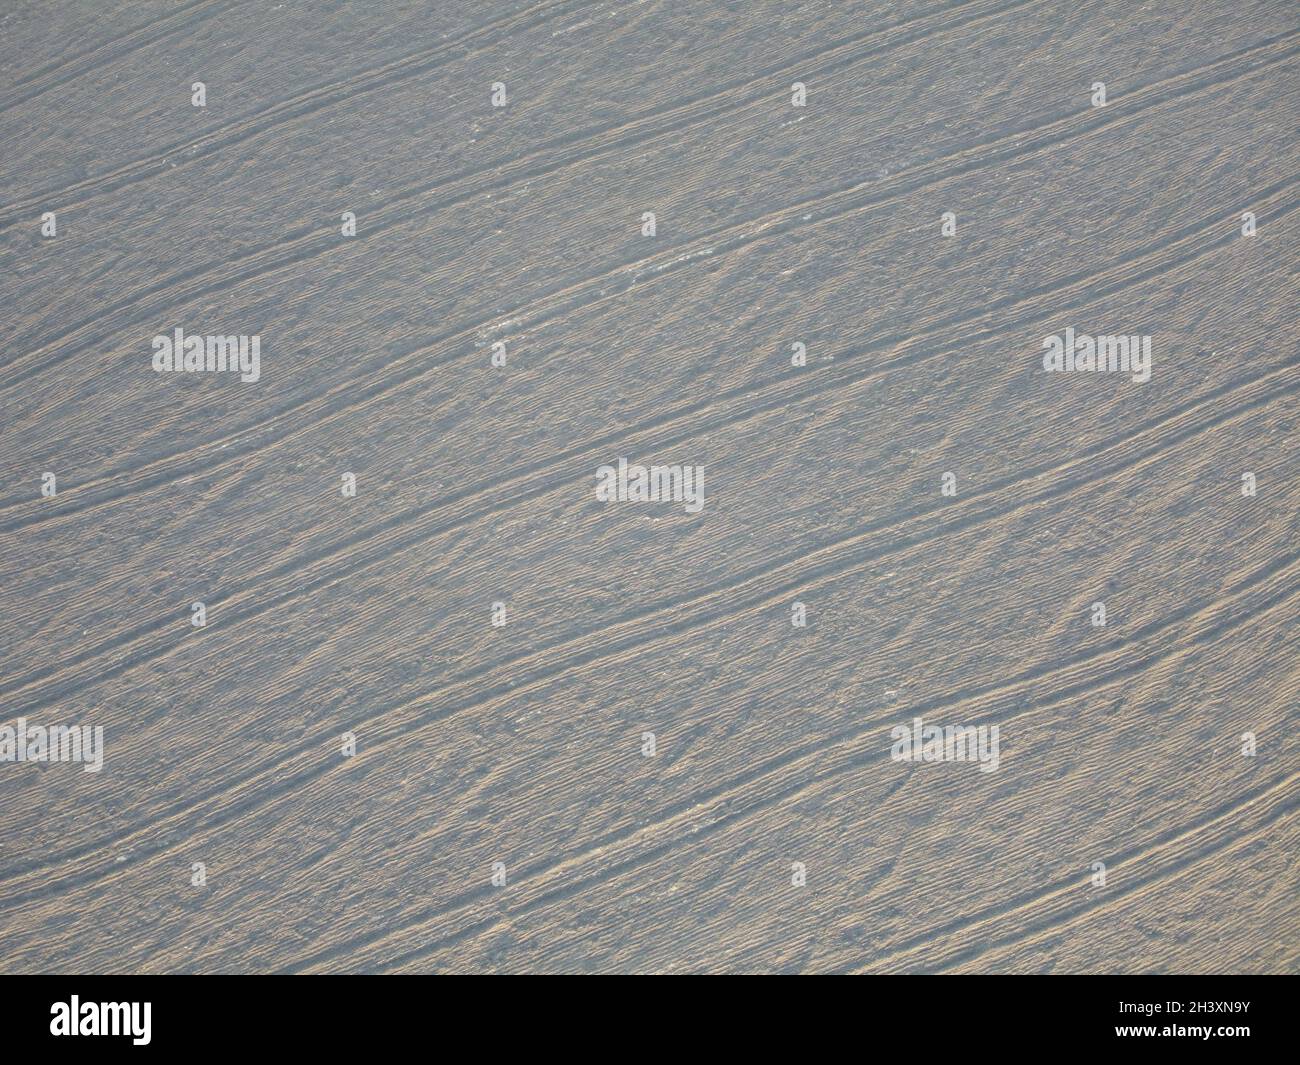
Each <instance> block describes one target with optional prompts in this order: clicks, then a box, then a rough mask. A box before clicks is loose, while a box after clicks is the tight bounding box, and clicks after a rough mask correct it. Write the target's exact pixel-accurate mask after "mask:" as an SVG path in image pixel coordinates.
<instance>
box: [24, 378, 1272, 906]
mask: <svg viewBox="0 0 1300 1065" xmlns="http://www.w3.org/2000/svg"><path fill="white" fill-rule="evenodd" d="M1296 387H1297V386H1292V387H1291V388H1289V389H1286V390H1283V391H1285V392H1291V391H1294V390H1295V388H1296ZM1280 394H1282V392H1279V393H1277V394H1274V395H1272V396H1269V397H1267V398H1268V400H1269V401H1271V400H1272V399H1275V398H1277V396H1278V395H1280ZM1257 405H1258V404H1257V403H1250V404H1245V405H1242V406H1241V407H1239V408H1237V409H1236V410H1235V411H1233V412H1230V413H1229V414H1227V415H1223V416H1221V417H1219V418H1217V419H1215V420H1214V421H1213V422H1212V423H1211V424H1212V425H1217V424H1222V423H1223V422H1224V421H1226V420H1228V419H1229V418H1231V419H1235V418H1237V417H1241V416H1243V415H1244V414H1247V413H1250V411H1251V410H1253V409H1254V407H1255V406H1257ZM1203 428H1204V427H1200V428H1199V429H1197V428H1194V430H1193V432H1191V433H1187V432H1184V433H1183V434H1181V435H1180V436H1178V437H1176V439H1183V438H1186V437H1187V436H1189V435H1195V432H1199V431H1202V430H1203ZM1131 440H1132V438H1129V439H1128V440H1126V441H1124V442H1123V443H1122V444H1121V445H1117V446H1113V447H1112V450H1115V451H1126V450H1128V448H1127V445H1128V444H1129V443H1131ZM1160 450H1161V447H1160V446H1157V447H1156V448H1154V449H1148V451H1147V453H1146V455H1145V457H1138V458H1134V457H1132V456H1129V455H1127V454H1121V455H1120V456H1119V457H1118V459H1117V461H1116V462H1114V463H1112V466H1114V467H1115V468H1117V469H1118V468H1123V469H1128V470H1131V469H1134V468H1137V467H1139V466H1143V465H1146V464H1148V463H1149V462H1151V461H1153V457H1154V455H1157V454H1158V453H1159V451H1160ZM1092 457H1093V456H1091V455H1090V454H1088V453H1082V454H1080V455H1077V456H1076V457H1075V458H1074V459H1072V460H1070V461H1069V462H1067V463H1065V464H1061V466H1060V467H1058V468H1066V469H1068V468H1069V467H1070V466H1075V465H1079V464H1086V465H1087V466H1089V467H1092V466H1093V463H1092V462H1091V461H1090V459H1091V458H1092ZM1093 472H1094V473H1095V470H1094V471H1093ZM1110 472H1114V470H1111V469H1107V470H1103V471H1102V472H1101V473H1100V474H1099V475H1097V476H1094V477H1092V478H1088V477H1084V478H1081V479H1079V480H1077V481H1073V482H1069V481H1067V482H1065V483H1064V484H1063V485H1061V486H1058V487H1057V488H1055V489H1048V490H1046V491H1043V492H1039V493H1038V494H1037V495H1036V496H1033V497H1028V498H1025V499H1023V500H1021V501H1018V502H1017V503H1015V504H1014V505H1013V506H1011V507H1009V508H1004V509H1003V510H1002V511H997V512H990V513H984V514H979V515H976V516H974V517H972V518H968V519H966V520H965V521H963V522H961V523H950V525H951V526H952V527H955V528H963V529H964V528H968V527H970V526H971V525H978V524H980V523H982V522H983V521H986V520H989V518H997V517H1002V516H1003V515H1004V514H1007V513H1013V512H1015V511H1017V510H1021V509H1024V508H1025V507H1027V506H1031V505H1035V504H1038V503H1042V502H1045V501H1047V500H1048V499H1050V498H1053V497H1054V496H1055V495H1058V494H1061V493H1062V492H1069V491H1072V490H1073V489H1074V488H1076V487H1080V486H1081V485H1083V484H1087V483H1089V482H1090V481H1095V480H1097V479H1099V478H1100V477H1104V476H1106V475H1107V474H1108V473H1110ZM1041 476H1042V474H1041V473H1039V472H1038V471H1031V473H1030V474H1028V475H1026V477H1021V478H1009V479H1008V484H1009V485H1011V486H1014V485H1015V484H1018V483H1021V482H1023V481H1024V480H1026V479H1028V478H1030V477H1032V478H1033V479H1035V480H1037V479H1040V477H1041ZM925 516H926V515H924V514H923V515H921V517H925ZM948 531H950V528H949V527H945V528H943V529H942V530H941V531H940V532H939V533H938V534H937V536H942V535H946V533H947V532H948ZM934 538H935V535H930V536H926V535H920V536H914V537H912V538H910V539H908V540H904V541H902V542H901V543H896V544H893V545H885V546H882V547H881V548H880V549H878V550H877V551H876V552H874V553H873V554H871V555H868V557H867V558H866V559H852V560H849V561H848V562H844V563H841V564H840V565H839V566H838V567H832V566H822V567H821V568H820V569H819V570H817V571H815V572H814V573H813V574H812V575H811V576H810V577H803V576H802V575H801V576H799V577H797V578H796V580H795V581H794V583H793V584H792V585H791V587H799V586H801V585H802V584H806V583H807V582H808V581H809V580H812V581H815V582H817V583H824V582H826V581H828V580H830V579H833V578H835V577H837V576H838V575H839V574H840V573H841V572H843V571H846V570H849V569H852V568H854V567H856V566H859V565H861V564H862V563H863V562H864V561H873V560H874V559H875V558H879V557H884V556H886V555H887V554H890V553H893V552H895V551H898V550H902V549H905V548H907V547H913V546H917V545H918V544H920V543H924V542H927V541H929V540H931V539H934ZM836 546H838V545H829V546H828V547H827V548H823V549H822V550H821V551H819V552H816V554H824V553H826V552H827V551H828V550H830V549H832V548H834V547H836ZM1292 561H1293V560H1292ZM787 568H788V567H787ZM1276 568H1277V566H1276V565H1274V566H1273V567H1272V568H1271V569H1270V570H1269V571H1267V572H1266V573H1265V577H1271V576H1273V575H1274V574H1273V571H1274V570H1276ZM1257 580H1258V577H1257V576H1254V575H1253V576H1252V578H1251V579H1250V580H1249V581H1247V582H1243V583H1239V585H1238V586H1237V587H1238V589H1241V588H1245V589H1246V590H1249V588H1250V587H1251V583H1252V582H1254V581H1257ZM735 583H739V581H736V582H733V584H735ZM727 590H728V589H727V588H726V587H725V586H724V587H722V588H715V589H712V590H710V591H709V592H708V593H706V597H707V598H715V597H717V596H718V595H720V594H721V593H723V592H725V591H727ZM786 591H787V589H786V588H778V589H776V591H775V592H770V591H762V596H761V598H758V599H755V597H753V596H751V597H750V598H751V600H754V601H751V602H749V603H746V604H744V605H743V606H742V609H745V610H747V611H749V612H752V611H753V610H755V609H759V608H762V607H763V606H766V605H767V604H768V603H769V602H770V601H772V600H773V599H776V598H779V597H780V596H782V595H784V594H786ZM1231 594H1234V595H1235V594H1237V593H1236V592H1235V591H1234V592H1233V593H1231ZM689 598H694V597H688V599H689ZM1210 605H1211V606H1212V605H1213V604H1210ZM674 606H675V604H673V603H670V604H667V605H665V606H663V607H661V608H660V609H659V611H652V610H646V611H641V612H640V614H641V615H644V614H648V613H655V612H662V611H664V610H668V611H671V610H672V609H673V607H674ZM1270 609H1271V607H1270ZM736 613H737V610H736V609H729V610H723V611H721V612H720V613H718V612H715V613H714V615H713V616H705V617H704V618H702V619H700V620H696V621H693V622H692V623H690V624H683V625H677V626H671V627H669V629H668V630H667V631H666V632H664V633H661V634H659V635H657V636H655V637H654V638H653V639H652V640H650V641H646V640H644V639H637V640H634V641H631V642H629V641H628V640H624V641H622V646H615V647H614V648H613V649H612V650H605V649H601V650H597V651H596V652H594V653H588V654H586V655H585V656H583V657H582V658H581V660H579V661H576V662H567V663H561V665H560V666H559V667H558V668H551V669H549V670H541V671H538V675H536V676H534V677H532V678H529V679H527V680H525V681H522V682H515V681H513V680H512V679H511V677H513V676H514V666H515V665H516V664H517V662H519V661H527V660H528V659H530V658H537V657H538V656H539V655H544V654H545V653H546V652H548V651H549V650H551V649H552V648H544V649H541V650H539V651H538V652H536V653H534V654H532V655H529V656H524V657H522V658H520V659H517V660H515V661H512V662H507V663H504V664H499V665H497V666H494V667H490V669H505V670H506V671H507V673H508V674H509V676H507V678H506V681H505V682H503V683H502V684H498V685H497V688H496V689H494V690H491V691H489V692H487V693H484V692H482V691H479V692H472V691H471V693H470V697H469V698H468V699H467V700H463V701H462V703H461V704H460V705H456V704H454V703H453V704H452V705H451V706H448V707H442V708H436V709H434V710H432V711H429V712H425V713H422V714H419V715H418V716H415V717H413V718H411V719H410V720H408V721H405V722H399V723H396V724H392V725H390V727H388V728H387V729H386V730H382V731H381V730H379V729H370V730H368V735H369V736H370V741H369V742H368V744H367V750H366V756H368V757H369V756H373V755H375V753H376V752H379V751H382V750H383V749H385V748H386V747H387V746H389V745H390V744H392V743H394V742H402V741H403V739H405V738H409V734H410V732H411V730H412V729H415V728H423V727H426V726H427V725H430V724H433V723H436V722H438V721H441V720H445V719H446V718H448V717H450V716H453V715H454V714H459V713H461V712H463V711H465V710H468V709H473V708H475V707H477V706H481V705H486V704H488V703H490V702H491V701H492V700H493V699H496V698H500V697H502V696H506V697H510V696H514V695H518V694H519V693H520V692H521V691H528V690H531V689H532V688H534V687H537V686H540V685H542V684H545V683H549V681H550V680H552V679H554V677H556V676H559V675H561V674H564V673H568V672H570V671H572V670H573V669H579V668H586V667H590V666H592V665H593V664H595V663H597V662H600V663H601V664H602V665H603V664H606V660H607V659H608V658H609V657H610V656H611V655H618V656H620V657H629V656H630V657H635V656H636V655H639V654H644V653H645V652H646V651H647V650H648V649H649V648H650V646H651V644H652V643H659V642H663V641H664V640H665V639H668V640H671V639H674V638H675V637H676V636H677V635H678V634H679V633H681V632H683V631H687V630H689V629H693V628H698V627H700V626H701V625H707V624H710V623H711V622H714V621H717V620H719V619H720V618H730V617H732V616H734V615H735V614H736ZM1188 613H1189V612H1188V611H1183V612H1180V613H1179V614H1178V615H1175V617H1177V618H1180V619H1181V618H1182V617H1183V616H1185V615H1187V614H1188ZM639 621H640V617H639V616H638V615H632V616H629V617H628V618H625V619H623V620H622V621H621V622H619V623H618V625H619V627H626V626H629V625H634V624H636V623H638V622H639ZM1148 628H1150V627H1148ZM1143 631H1144V630H1139V634H1140V633H1142V632H1143ZM594 635H596V634H585V635H584V636H582V637H578V638H575V639H571V640H568V641H563V644H578V645H579V646H584V645H585V646H589V645H590V642H591V638H592V636H594ZM632 635H633V636H635V635H636V634H635V633H633V634H632ZM1135 635H1137V634H1135ZM606 642H609V641H606ZM1105 650H1109V649H1103V652H1099V653H1098V654H1097V655H1094V657H1099V656H1100V654H1101V653H1104V651H1105ZM490 669H489V670H480V671H478V672H479V673H480V674H481V673H484V672H488V671H490ZM471 679H477V676H474V677H473V678H471ZM445 690H448V688H447V686H444V688H442V689H439V691H445ZM435 694H438V692H435V693H427V694H426V695H424V696H419V697H416V698H414V699H408V700H405V701H404V702H402V703H400V704H398V705H397V706H395V707H391V708H387V709H385V710H382V711H380V712H379V713H378V714H377V715H376V717H375V718H373V719H372V720H373V721H376V722H378V721H379V720H380V719H382V718H384V717H386V716H387V715H389V714H392V713H395V712H397V711H400V710H403V709H408V710H416V709H418V708H419V707H420V705H421V704H423V703H426V702H428V701H429V700H430V699H432V697H433V695H435ZM385 733H387V735H385ZM376 736H377V737H378V738H377V739H376V738H375V737H376ZM319 746H320V745H319V743H318V742H311V743H304V744H301V745H300V746H299V748H298V749H297V750H295V751H293V752H290V753H289V755H287V756H282V757H279V758H274V759H272V760H270V764H269V765H263V766H258V767H256V768H254V769H253V770H252V771H250V772H249V773H246V774H244V776H243V777H241V778H239V779H237V780H236V781H233V782H230V783H227V784H225V785H223V786H222V787H221V788H220V789H218V790H217V791H216V792H212V793H210V794H209V795H207V796H204V797H202V798H200V799H198V800H194V801H190V802H184V803H179V804H177V805H176V806H175V807H173V810H172V811H171V812H164V813H162V814H161V815H158V816H155V817H153V818H152V819H151V821H150V824H149V825H148V826H144V827H142V828H139V829H135V830H128V831H127V832H125V833H120V834H118V835H117V836H115V837H112V838H110V839H108V840H100V841H97V842H95V843H94V844H86V845H84V846H83V847H81V848H78V849H76V850H75V851H73V852H69V854H67V855H63V856H58V857H54V858H49V859H46V860H44V861H42V862H38V863H30V864H29V865H28V866H27V867H24V868H22V869H17V870H9V871H7V872H6V873H5V874H4V875H3V877H0V883H9V882H12V881H13V880H15V879H17V878H19V877H23V876H27V875H29V874H30V873H32V872H35V871H39V870H42V869H45V868H47V867H48V866H50V865H51V864H54V863H57V862H61V861H70V860H76V859H77V858H80V857H82V856H83V855H84V854H90V853H95V852H96V851H102V849H103V848H106V847H110V846H114V845H118V844H120V843H122V842H125V841H126V840H129V839H133V838H136V837H138V836H139V835H140V834H142V833H149V832H155V833H156V831H157V830H158V828H159V825H160V823H161V821H162V820H163V819H166V820H173V821H175V820H181V819H183V818H184V817H185V816H186V815H187V814H188V813H189V812H190V811H192V810H195V809H197V808H198V807H199V806H201V805H203V804H205V803H207V802H208V801H210V800H211V799H214V798H217V797H219V796H220V795H223V794H227V793H229V792H231V791H233V790H234V789H236V788H243V787H244V786H245V785H246V784H248V783H250V782H253V781H255V780H257V779H258V778H259V777H260V778H263V779H266V778H273V779H274V780H275V781H276V782H277V785H276V787H275V788H274V789H273V791H272V793H271V794H270V795H267V796H251V797H248V798H243V799H241V800H240V801H238V802H236V803H234V804H232V805H230V806H228V807H227V808H226V809H225V810H223V811H222V816H221V817H220V818H219V819H214V821H213V824H212V826H211V827H214V828H215V827H219V826H220V825H221V824H224V823H225V822H227V821H229V820H231V819H232V818H234V817H236V816H239V815H240V814H241V813H243V812H244V811H246V810H248V809H252V808H256V807H257V806H258V805H259V804H262V803H266V802H272V801H275V800H277V799H279V798H283V797H284V796H286V795H289V794H291V793H292V792H294V791H296V790H297V789H298V788H299V787H301V786H303V785H305V784H307V783H310V782H311V781H312V780H314V779H316V778H318V777H321V776H324V775H327V774H328V773H329V772H331V771H333V770H335V769H337V768H338V765H337V764H336V762H335V761H334V760H331V761H329V762H326V763H321V762H320V761H319V760H318V759H317V758H316V757H315V754H316V752H317V751H318V749H319ZM304 759H305V760H306V761H307V763H308V764H307V766H306V768H305V769H299V770H297V771H296V772H294V773H293V775H292V776H290V775H288V774H287V773H286V771H285V765H286V763H288V762H289V761H291V760H294V761H299V762H301V761H303V760H304ZM202 827H209V826H202ZM199 830H201V829H199ZM186 838H187V839H189V838H191V836H189V835H187V837H186ZM164 846H165V845H164ZM158 849H163V847H157V848H154V849H153V850H150V851H147V852H146V853H145V855H144V857H148V856H149V855H150V854H152V853H154V851H155V850H158ZM111 871H112V870H110V872H111ZM102 875H103V873H102V871H100V872H98V873H96V872H92V873H87V874H82V875H81V876H79V877H75V878H64V879H63V880H62V881H59V882H58V884H52V883H50V882H49V881H48V880H45V887H44V888H43V889H38V890H37V891H35V892H29V893H28V894H27V895H23V896H19V897H17V898H7V899H0V906H3V907H6V908H7V907H8V906H10V905H14V904H16V903H17V902H21V901H26V900H27V899H29V898H32V897H44V896H45V895H48V894H53V893H55V892H56V891H57V890H58V889H59V886H60V885H62V884H75V883H79V882H84V881H88V880H94V879H97V878H98V877H99V876H102Z"/></svg>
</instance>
